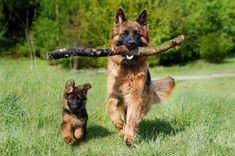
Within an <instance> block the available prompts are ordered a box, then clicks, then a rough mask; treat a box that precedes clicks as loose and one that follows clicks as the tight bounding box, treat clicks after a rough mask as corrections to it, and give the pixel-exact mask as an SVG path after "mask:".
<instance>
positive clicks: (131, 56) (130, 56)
mask: <svg viewBox="0 0 235 156" xmlns="http://www.w3.org/2000/svg"><path fill="white" fill-rule="evenodd" d="M133 57H134V55H126V58H127V59H128V60H131V59H133Z"/></svg>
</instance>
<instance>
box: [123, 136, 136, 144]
mask: <svg viewBox="0 0 235 156" xmlns="http://www.w3.org/2000/svg"><path fill="white" fill-rule="evenodd" d="M124 141H125V143H126V145H131V144H132V143H133V142H134V136H132V135H125V136H124Z"/></svg>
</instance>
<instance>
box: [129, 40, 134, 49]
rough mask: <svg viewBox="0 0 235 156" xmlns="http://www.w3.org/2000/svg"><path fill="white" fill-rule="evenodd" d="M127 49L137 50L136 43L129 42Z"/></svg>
mask: <svg viewBox="0 0 235 156" xmlns="http://www.w3.org/2000/svg"><path fill="white" fill-rule="evenodd" d="M127 48H128V49H132V48H135V42H134V41H131V40H130V41H128V42H127Z"/></svg>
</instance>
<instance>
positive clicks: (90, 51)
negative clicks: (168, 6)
mask: <svg viewBox="0 0 235 156" xmlns="http://www.w3.org/2000/svg"><path fill="white" fill-rule="evenodd" d="M183 41H184V36H183V35H180V36H178V37H176V38H174V39H172V40H170V41H167V42H165V43H163V44H161V45H159V46H158V47H156V48H149V47H139V48H138V49H135V50H131V51H129V50H128V49H127V48H126V47H125V46H119V47H116V48H101V49H94V48H67V49H59V50H55V51H49V52H48V58H49V59H59V58H66V57H70V56H88V57H105V56H112V55H120V54H131V55H137V56H149V55H154V54H159V53H162V52H165V51H166V50H168V49H171V48H174V47H175V46H177V45H180V44H182V43H183Z"/></svg>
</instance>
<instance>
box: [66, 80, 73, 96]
mask: <svg viewBox="0 0 235 156" xmlns="http://www.w3.org/2000/svg"><path fill="white" fill-rule="evenodd" d="M74 88H75V81H74V80H73V79H71V80H68V81H67V82H66V84H65V88H64V93H66V94H69V93H72V92H73V91H74Z"/></svg>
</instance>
